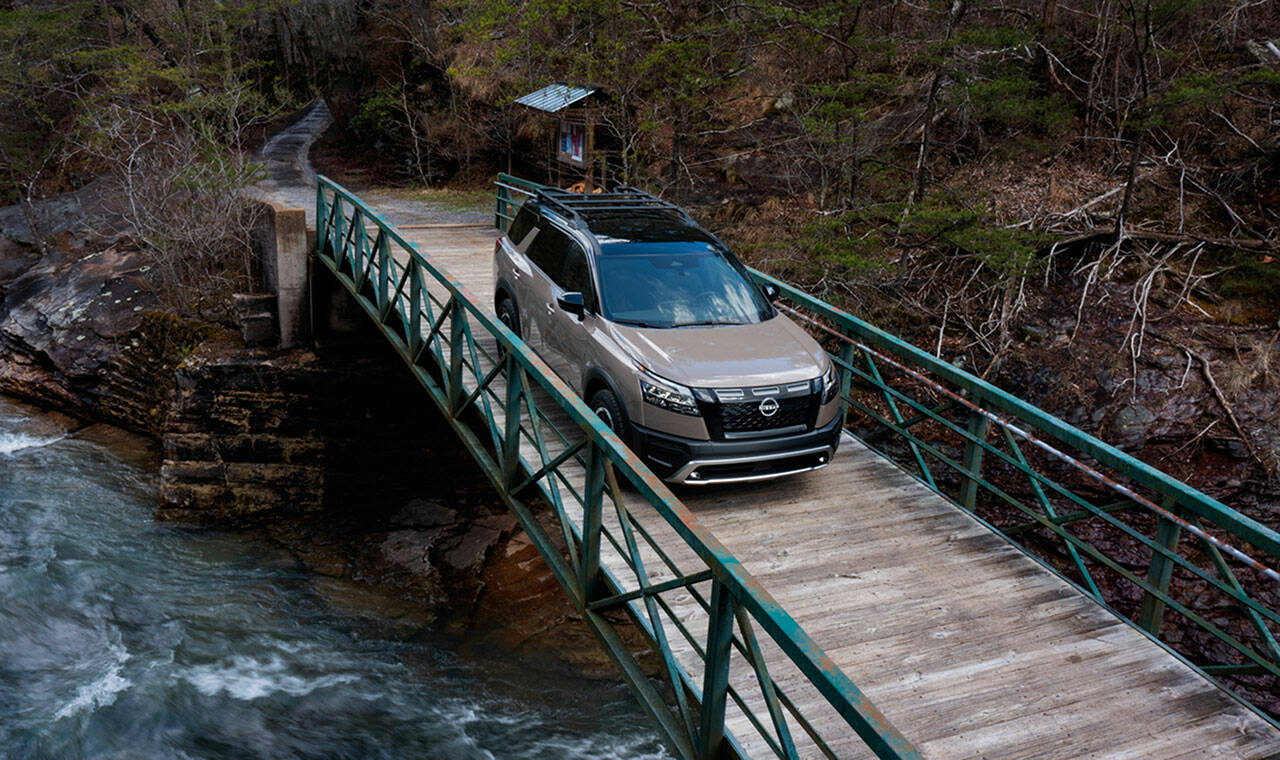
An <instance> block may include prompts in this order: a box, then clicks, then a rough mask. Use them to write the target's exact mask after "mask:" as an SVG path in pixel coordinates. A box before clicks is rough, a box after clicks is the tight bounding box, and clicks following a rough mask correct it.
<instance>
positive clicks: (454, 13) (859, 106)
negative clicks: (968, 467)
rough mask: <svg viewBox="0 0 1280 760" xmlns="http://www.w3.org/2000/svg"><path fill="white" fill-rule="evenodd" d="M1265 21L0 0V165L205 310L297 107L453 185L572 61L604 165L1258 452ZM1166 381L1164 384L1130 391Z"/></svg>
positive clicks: (978, 358)
mask: <svg viewBox="0 0 1280 760" xmlns="http://www.w3.org/2000/svg"><path fill="white" fill-rule="evenodd" d="M1277 36H1280V8H1278V7H1277V6H1276V5H1275V4H1273V3H1268V2H1257V1H1255V0H1233V1H1232V2H1175V1H1171V0H1070V1H1064V0H1023V1H1022V2H1017V1H1014V0H1000V1H999V2H977V1H974V0H951V1H950V2H938V1H937V0H930V1H929V2H922V3H917V4H913V3H908V2H904V1H903V0H867V1H865V2H845V3H823V2H802V1H797V2H765V1H764V0H734V1H732V2H663V3H659V2H643V1H640V0H603V1H601V2H595V1H594V0H593V1H591V2H588V1H587V0H525V1H523V2H517V1H515V0H487V1H483V2H481V1H476V0H439V1H437V2H433V3H428V2H410V1H409V0H361V1H356V0H296V1H295V0H228V1H226V2H220V3H193V2H188V1H187V0H82V1H80V2H53V1H52V0H29V1H26V2H17V1H13V0H11V1H10V2H7V3H5V4H4V6H3V10H0V48H2V49H3V50H4V53H3V58H2V59H0V121H3V126H0V166H2V167H3V173H0V176H3V177H4V181H3V184H2V185H0V194H2V195H3V198H4V200H5V202H7V203H14V204H18V206H19V207H20V208H21V209H23V210H24V213H25V215H26V217H27V220H28V222H29V227H30V229H31V231H32V238H33V240H34V242H35V243H36V244H37V245H39V246H44V245H46V244H48V242H49V241H48V240H46V236H45V235H43V234H42V233H41V229H42V227H44V226H46V221H45V220H43V219H41V218H40V217H41V214H42V213H47V212H41V210H40V208H38V206H39V205H40V204H38V203H37V202H36V201H37V200H38V199H41V198H48V197H54V196H56V195H57V194H59V193H67V192H71V191H77V192H84V191H86V190H87V191H88V192H91V193H92V194H93V195H94V197H95V198H96V199H98V200H99V201H100V202H99V203H97V204H96V205H97V206H98V207H99V208H100V209H101V211H102V212H103V213H104V214H107V215H108V216H110V217H111V219H112V220H113V224H115V225H116V226H117V227H119V228H120V229H122V230H123V232H124V233H126V234H127V235H128V236H129V238H130V239H131V240H133V241H135V242H136V244H137V245H138V246H139V247H140V248H142V249H144V250H145V251H148V252H149V255H150V256H152V257H153V258H154V259H155V263H156V266H155V268H154V277H155V279H156V282H157V283H159V284H158V287H157V290H158V292H160V293H161V294H162V295H164V296H165V298H164V300H165V302H166V304H167V305H168V307H169V308H171V309H172V310H174V311H176V312H181V313H201V314H204V315H206V316H210V317H213V318H218V315H219V314H221V313H223V312H225V294H226V293H229V292H230V291H231V290H234V287H235V285H236V283H237V282H239V281H243V280H244V278H246V277H249V276H250V275H251V272H250V271H249V270H250V269H251V266H250V262H248V261H247V258H246V255H245V253H244V252H245V250H246V230H247V228H248V225H249V224H250V223H251V219H248V218H247V217H248V216H251V214H252V212H251V210H250V209H249V208H248V207H247V206H246V205H245V204H244V203H243V199H242V198H241V197H240V196H239V195H237V193H236V192H234V190H235V189H236V188H239V187H242V186H245V185H247V184H250V183H252V182H253V181H254V180H255V178H256V176H257V172H260V169H261V167H260V166H259V165H256V164H255V163H254V161H253V148H254V146H255V145H256V144H257V143H258V142H260V141H261V139H262V137H263V135H264V134H266V132H267V130H268V129H269V128H270V127H272V126H273V125H277V124H279V123H281V121H282V120H283V119H286V118H287V117H288V115H289V114H291V113H292V112H294V111H295V110H296V109H297V108H298V107H300V106H302V105H304V104H305V103H307V102H309V101H310V100H312V99H313V98H316V97H323V98H325V99H326V101H327V102H328V103H329V105H330V107H331V109H332V110H333V112H334V114H335V116H336V120H337V125H336V126H335V128H334V129H333V130H331V133H330V134H329V135H328V136H327V137H326V139H325V141H324V143H323V144H322V145H321V146H320V147H319V149H318V151H317V154H318V155H317V160H319V161H320V163H321V164H322V168H324V169H326V170H327V171H330V172H332V173H334V174H336V175H337V176H339V177H344V178H345V177H348V174H349V175H350V178H351V179H353V180H364V181H369V182H376V183H381V184H393V185H417V186H425V185H436V186H449V187H455V188H484V187H487V186H488V183H489V182H491V181H492V178H493V176H494V174H495V173H496V172H497V171H499V170H510V171H512V172H514V173H517V174H524V175H526V176H530V177H532V178H535V179H543V178H544V175H546V174H547V166H546V159H545V157H544V153H545V150H544V145H545V141H546V140H547V137H548V136H547V134H546V130H547V126H546V123H545V121H544V120H539V119H537V118H536V114H532V113H531V112H530V111H529V109H526V108H523V107H521V106H519V105H516V104H514V103H513V101H514V99H515V98H517V97H518V96H520V95H522V94H524V93H528V92H530V91H533V90H535V89H538V88H540V87H543V86H545V85H546V84H548V83H552V82H568V83H581V84H587V85H590V86H592V87H595V88H598V89H599V90H600V91H602V92H603V93H605V94H606V97H607V99H606V100H605V101H604V103H605V105H604V107H603V117H602V118H603V120H604V124H605V127H606V128H607V131H608V133H609V135H610V137H611V139H610V141H609V149H608V150H602V151H599V152H598V158H597V161H598V163H599V166H598V167H597V168H598V171H599V172H600V174H601V176H604V177H606V178H607V181H609V182H628V183H633V184H638V185H641V186H644V187H646V188H648V189H651V190H653V191H655V192H658V193H661V194H662V195H664V196H666V197H669V198H671V199H673V200H676V201H678V202H680V203H683V204H685V205H687V206H689V207H691V208H692V209H694V211H695V213H696V214H697V215H699V216H700V218H702V219H703V220H704V222H705V223H707V224H709V225H711V226H712V228H713V229H715V230H716V231H717V232H718V233H719V234H721V235H722V236H723V237H724V238H725V239H726V240H727V241H729V242H730V243H731V244H733V245H734V247H735V248H736V249H737V250H738V252H739V254H740V255H742V256H743V257H744V258H745V259H746V260H748V261H749V262H751V263H754V264H756V265H758V266H761V267H763V268H765V269H767V270H769V271H772V272H774V273H776V274H780V275H782V276H785V277H788V278H790V279H792V280H794V281H797V282H799V283H800V284H802V285H804V286H805V287H807V288H809V289H810V290H811V291H814V292H815V293H816V294H817V295H820V296H822V297H824V298H827V299H830V300H833V301H835V302H837V303H840V304H842V305H845V306H847V307H849V308H851V309H853V310H855V311H856V312H857V313H860V314H863V315H866V316H867V317H868V318H869V319H871V320H872V321H873V322H876V323H878V324H882V325H884V326H886V327H888V328H890V329H893V330H895V331H898V332H900V333H901V334H903V335H904V336H906V337H908V338H909V339H911V340H914V341H915V342H916V343H917V344H919V345H921V346H922V347H925V348H927V349H929V350H932V351H934V352H936V353H939V354H940V355H943V356H944V357H945V358H948V359H949V360H951V361H955V362H957V363H960V364H962V365H964V366H966V367H967V368H969V369H971V370H972V371H975V372H976V373H978V374H980V375H982V376H983V377H987V378H990V379H994V380H996V381H998V382H1001V383H1004V384H1005V385H1006V386H1008V387H1015V388H1019V389H1020V390H1021V391H1022V392H1023V393H1024V394H1026V395H1028V396H1029V397H1030V398H1031V400H1032V401H1035V402H1037V403H1041V404H1043V405H1045V406H1047V407H1049V408H1052V409H1055V410H1057V411H1058V412H1059V413H1060V414H1064V415H1065V416H1066V417H1067V418H1068V419H1069V420H1070V421H1072V422H1074V423H1075V424H1079V425H1082V426H1083V427H1086V428H1088V429H1093V430H1098V431H1101V432H1102V433H1103V434H1104V435H1105V434H1111V435H1112V437H1113V438H1115V439H1119V440H1121V441H1122V442H1123V443H1125V444H1126V445H1128V446H1129V447H1131V448H1134V449H1138V450H1141V449H1142V448H1143V447H1144V446H1145V445H1146V444H1147V443H1148V441H1149V440H1150V441H1154V442H1155V443H1169V442H1174V443H1176V446H1181V445H1183V444H1185V443H1186V442H1187V441H1190V440H1193V439H1194V440H1195V441H1196V443H1195V446H1196V447H1200V448H1203V447H1204V446H1211V447H1216V448H1217V449H1222V450H1225V451H1228V452H1229V453H1233V454H1238V455H1241V457H1240V458H1242V459H1244V460H1247V461H1249V462H1251V469H1250V470H1249V474H1248V475H1247V476H1244V477H1243V480H1249V481H1258V482H1261V483H1270V484H1272V485H1273V484H1274V482H1275V480H1276V476H1277V474H1278V473H1280V458H1278V457H1280V455H1278V454H1277V450H1280V420H1278V419H1277V415H1280V411H1278V410H1277V409H1276V408H1275V407H1274V405H1273V404H1272V402H1271V401H1270V400H1269V399H1270V397H1271V396H1272V395H1274V392H1275V388H1276V383H1277V373H1278V372H1280V370H1278V369H1277V367H1276V359H1275V354H1276V350H1275V349H1276V342H1277V341H1276V337H1277V335H1280V332H1277V320H1280V262H1277V260H1276V256H1277V248H1278V247H1280V241H1278V240H1277V225H1278V222H1280V203H1278V201H1280V147H1278V146H1277V135H1278V134H1280V129H1278V128H1277V124H1278V122H1277V119H1278V118H1280V115H1278V114H1277V111H1276V106H1277V96H1278V94H1280V48H1277V45H1276V39H1277ZM344 172H347V173H348V174H344ZM226 219H238V220H239V223H237V224H226V223H225V220H226ZM162 280H163V282H161V281H162ZM210 282H212V283H218V286H217V287H206V286H203V285H200V283H210ZM192 285H197V287H192ZM1064 349H1065V350H1064ZM1072 355H1080V356H1088V357H1090V360H1089V361H1088V362H1087V363H1081V362H1074V361H1073V360H1072V358H1071V357H1072ZM1099 357H1105V358H1103V359H1102V360H1101V362H1102V365H1103V366H1101V367H1099V366H1098V365H1099V359H1098V358H1099ZM1170 368H1172V369H1170ZM1144 369H1155V370H1160V371H1165V370H1168V372H1166V373H1165V374H1169V373H1172V375H1173V376H1176V377H1175V379H1176V380H1178V381H1179V383H1180V384H1179V385H1177V387H1176V388H1172V389H1171V388H1169V387H1165V385H1167V384H1164V383H1163V380H1162V379H1161V378H1159V377H1155V376H1154V375H1153V374H1152V373H1151V372H1146V373H1144V371H1143V370H1144ZM1100 370H1101V371H1100ZM1188 383H1191V384H1192V386H1194V388H1198V389H1199V395H1200V396H1202V397H1203V399H1202V400H1203V403H1202V404H1201V405H1200V408H1198V410H1197V413H1196V414H1191V415H1188V413H1187V410H1186V409H1185V408H1177V409H1174V408H1171V407H1170V405H1169V404H1163V405H1162V400H1163V397H1165V396H1168V395H1169V394H1170V393H1171V391H1186V390H1188V388H1189V386H1188ZM1152 394H1155V396H1157V398H1156V399H1155V401H1152V402H1151V403H1146V402H1143V403H1141V404H1140V403H1139V402H1138V396H1139V395H1147V396H1151V395H1152ZM1173 395H1174V396H1177V397H1180V398H1185V397H1186V396H1187V395H1188V394H1187V393H1181V392H1178V393H1173ZM1192 395H1194V394H1192ZM1139 406H1141V407H1143V410H1144V411H1143V412H1142V413H1141V414H1138V415H1137V416H1138V418H1139V422H1140V423H1141V424H1139V425H1138V426H1137V429H1136V430H1134V429H1131V428H1132V427H1133V426H1132V425H1128V424H1127V422H1126V420H1128V419H1129V418H1132V417H1133V416H1134V415H1133V414H1131V413H1125V414H1120V412H1122V411H1124V410H1125V409H1128V408H1130V407H1139ZM1130 411H1132V410H1130ZM1210 414H1212V415H1217V416H1223V415H1225V417H1226V418H1227V419H1228V423H1227V424H1223V425H1218V426H1216V427H1215V428H1214V429H1211V430H1210V429H1206V428H1204V425H1205V424H1207V422H1208V420H1209V419H1210V418H1211V417H1210V416H1207V415H1210ZM1153 416H1154V420H1151V419H1148V418H1150V417H1153ZM1197 425H1198V427H1197ZM1193 428H1194V429H1193ZM1197 434H1200V435H1202V436H1203V438H1197ZM1176 446H1174V448H1176ZM1259 479H1260V480H1259ZM1227 480H1230V481H1232V482H1235V481H1241V480H1242V477H1235V476H1233V477H1232V478H1228V479H1227ZM1203 485H1206V486H1207V487H1210V488H1212V487H1213V485H1212V484H1210V483H1204V484H1203Z"/></svg>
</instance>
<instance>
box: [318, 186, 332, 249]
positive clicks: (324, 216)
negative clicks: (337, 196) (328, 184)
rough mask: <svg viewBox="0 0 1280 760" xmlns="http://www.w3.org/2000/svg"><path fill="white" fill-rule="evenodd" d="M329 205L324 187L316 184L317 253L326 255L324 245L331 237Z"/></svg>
mask: <svg viewBox="0 0 1280 760" xmlns="http://www.w3.org/2000/svg"><path fill="white" fill-rule="evenodd" d="M328 221H329V204H328V203H326V202H325V200H324V185H322V184H320V183H319V182H317V183H316V252H317V253H324V243H325V240H327V239H328V237H329V225H328Z"/></svg>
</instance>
